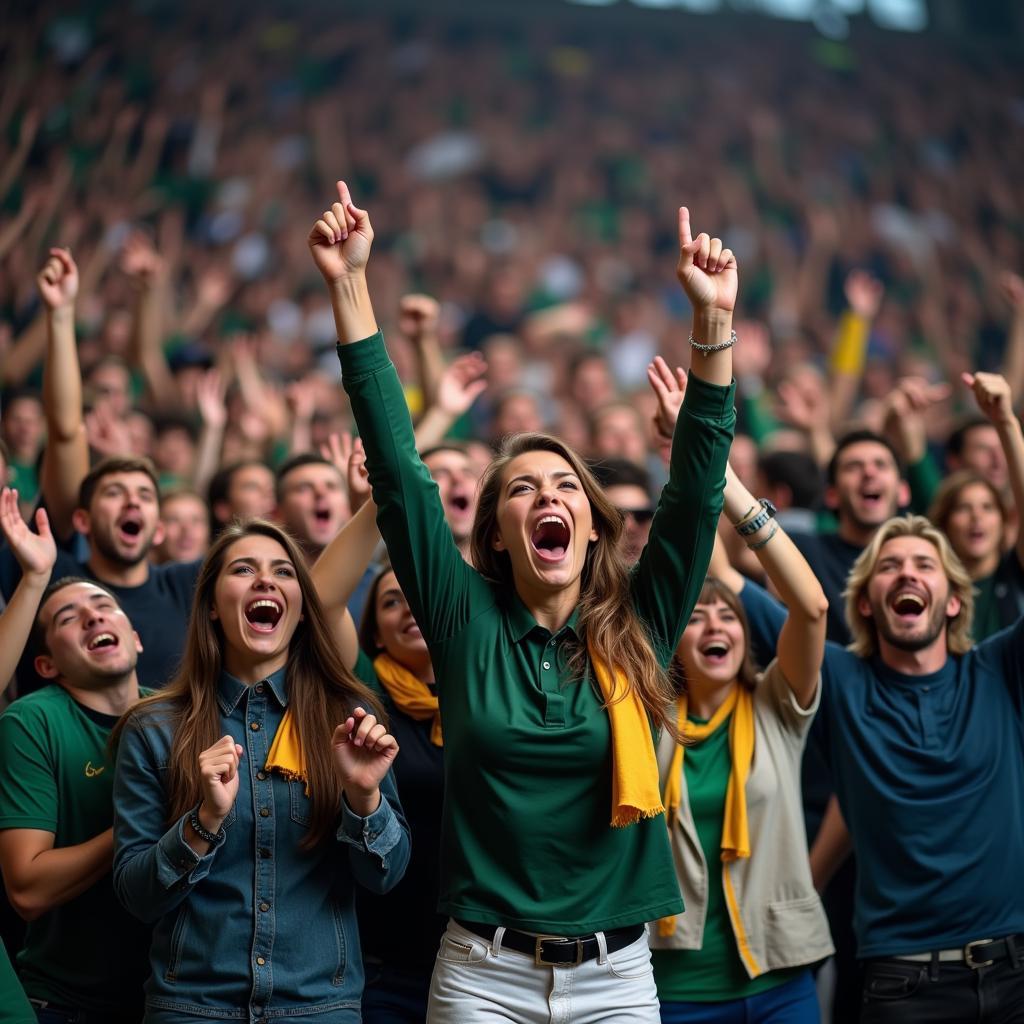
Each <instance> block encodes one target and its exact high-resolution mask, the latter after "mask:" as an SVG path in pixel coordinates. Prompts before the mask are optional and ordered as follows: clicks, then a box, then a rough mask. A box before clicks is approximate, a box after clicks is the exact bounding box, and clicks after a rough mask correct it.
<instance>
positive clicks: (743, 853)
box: [658, 684, 754, 937]
mask: <svg viewBox="0 0 1024 1024" xmlns="http://www.w3.org/2000/svg"><path fill="white" fill-rule="evenodd" d="M686 706H687V701H686V694H685V693H684V694H683V695H682V696H680V698H679V701H678V702H677V715H678V717H677V725H678V728H679V731H680V733H682V735H683V736H685V737H686V738H687V739H691V740H696V741H697V742H700V741H702V740H706V739H707V738H708V737H709V736H710V735H711V734H712V733H714V732H716V731H717V730H718V729H719V727H720V726H721V725H722V723H723V722H724V721H725V720H726V718H728V717H729V715H730V714H732V721H730V723H729V753H730V756H731V757H732V771H731V772H730V774H729V785H728V786H727V787H726V790H725V821H724V823H723V827H722V861H723V863H729V862H730V861H734V860H737V859H739V858H740V857H749V856H750V834H749V831H748V828H747V794H746V785H747V775H749V774H750V762H751V761H752V760H753V757H754V697H753V694H752V693H751V692H750V690H748V689H747V688H746V687H745V686H741V685H739V684H737V685H736V686H734V687H733V691H732V693H730V694H729V696H728V697H726V699H725V700H724V701H723V702H722V705H721V707H719V708H718V710H717V711H716V712H715V713H714V715H712V717H711V720H710V721H709V722H707V723H705V724H704V725H697V724H696V723H695V722H691V721H689V719H688V718H687V717H686ZM685 749H686V748H685V747H683V746H682V745H680V744H676V749H675V751H674V753H673V754H672V763H671V765H670V766H669V769H668V777H667V778H666V779H665V807H666V808H667V810H668V814H667V820H668V827H669V828H671V827H672V822H673V821H674V820H675V816H676V814H677V813H678V811H679V807H680V805H681V804H682V800H683V753H684V751H685ZM674 931H675V918H674V917H663V918H662V919H661V920H660V921H659V922H658V934H659V935H662V936H666V937H667V936H669V935H671V934H672V933H673V932H674Z"/></svg>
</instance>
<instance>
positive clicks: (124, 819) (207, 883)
mask: <svg viewBox="0 0 1024 1024" xmlns="http://www.w3.org/2000/svg"><path fill="white" fill-rule="evenodd" d="M367 709H369V710H367ZM380 717H381V711H380V706H379V703H378V701H377V699H376V698H375V697H374V695H373V694H372V693H371V692H370V691H369V690H368V689H367V688H366V687H364V686H363V685H362V684H361V683H358V682H357V681H356V680H355V678H354V677H353V676H352V674H351V672H350V671H349V670H348V669H347V668H346V667H345V665H344V663H343V661H342V659H341V657H340V656H339V654H338V653H337V649H336V648H335V646H334V644H333V643H332V640H331V634H330V629H329V626H328V624H327V621H326V619H325V616H324V612H323V609H322V606H321V604H320V601H319V599H318V597H317V595H316V592H315V590H314V587H313V585H312V582H311V580H310V577H309V573H308V571H307V569H306V568H305V564H304V561H303V559H302V555H301V553H300V551H299V549H298V548H297V546H296V545H295V543H294V541H293V540H292V539H291V538H290V537H289V536H288V535H287V534H286V533H285V532H284V531H282V530H281V529H280V528H279V527H277V526H275V525H273V524H271V523H268V522H263V521H260V520H253V521H251V522H249V523H247V524H245V525H241V526H232V527H229V528H228V529H227V530H226V531H225V532H224V533H223V534H222V535H221V536H220V538H218V540H217V542H216V543H215V544H214V546H213V547H212V548H211V550H210V552H209V554H208V555H207V558H206V561H205V562H204V564H203V568H202V570H201V572H200V575H199V580H198V583H197V586H196V598H195V604H194V606H193V612H192V618H191V621H190V623H189V631H188V636H187V642H186V649H185V656H184V659H183V664H182V668H181V670H180V671H179V673H178V675H177V677H176V678H175V679H174V680H173V681H172V683H171V684H170V685H169V686H168V688H167V689H166V690H165V691H163V692H162V693H160V694H158V695H156V696H154V697H152V698H150V699H148V700H146V701H143V702H142V703H141V704H140V705H139V706H138V707H137V708H135V709H133V711H132V713H131V714H130V715H128V716H126V719H125V720H124V721H123V722H122V724H121V728H120V733H119V737H118V738H119V748H118V758H117V775H116V781H115V787H114V803H115V817H114V844H115V851H114V885H115V888H116V890H117V893H118V895H119V897H120V899H121V900H122V902H123V903H124V904H125V906H127V907H128V909H129V910H131V911H132V912H133V913H135V914H136V915H137V916H138V917H140V918H142V919H143V920H145V921H151V922H153V923H154V933H153V944H152V947H151V951H150V963H151V966H152V972H153V973H152V975H151V977H150V979H149V981H148V982H147V987H146V996H147V999H146V1018H145V1020H146V1022H147V1024H185V1022H189V1024H192V1022H196V1024H198V1022H200V1021H204V1022H208V1021H210V1020H245V1021H252V1022H257V1021H267V1022H270V1021H275V1020H291V1019H294V1018H296V1017H299V1018H301V1019H303V1020H305V1019H307V1018H309V1019H312V1020H315V1021H316V1022H317V1024H321V1022H324V1024H326V1022H331V1024H333V1022H339V1024H341V1022H345V1024H348V1022H357V1021H358V1020H359V1000H360V994H361V990H362V985H363V967H362V960H361V956H360V951H359V942H358V930H357V928H356V920H355V911H354V890H355V886H356V885H357V884H358V885H362V886H364V887H366V888H367V889H370V890H372V891H375V892H385V891H387V890H388V889H389V888H391V886H393V885H394V884H395V883H396V882H397V881H398V880H399V879H400V878H401V877H402V874H403V872H404V871H405V866H406V864H407V862H408V859H409V849H410V843H409V833H408V828H407V826H406V823H405V819H404V817H403V815H402V811H401V807H400V805H399V802H398V797H397V793H396V790H395V787H394V782H393V779H392V776H391V772H390V765H391V763H392V761H393V760H394V757H395V754H396V753H397V749H398V748H397V744H396V743H395V740H394V738H393V737H392V736H390V735H389V734H388V732H387V731H386V729H385V727H384V725H383V724H381V722H380V721H379V718H380ZM333 723H341V724H339V725H337V726H336V727H335V726H333ZM218 737H219V738H218Z"/></svg>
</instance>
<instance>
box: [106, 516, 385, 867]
mask: <svg viewBox="0 0 1024 1024" xmlns="http://www.w3.org/2000/svg"><path fill="white" fill-rule="evenodd" d="M254 535H255V536H261V537H269V538H270V539H271V540H275V541H277V542H278V544H280V545H281V547H282V548H284V550H285V552H286V553H287V555H288V558H289V559H290V560H291V562H292V565H293V566H294V567H295V576H296V579H297V580H298V583H299V588H300V590H301V593H302V613H303V614H302V619H301V620H300V621H299V622H298V624H297V625H296V627H295V632H294V634H293V635H292V638H291V642H290V643H289V645H288V662H287V665H286V675H285V680H286V686H287V690H288V708H289V710H290V711H291V713H292V717H293V719H294V721H295V727H296V729H297V730H298V734H299V740H300V742H301V744H302V753H303V756H304V759H305V762H306V781H307V783H308V786H309V797H310V805H311V808H310V811H311V813H310V822H311V823H310V829H309V834H308V835H307V836H306V838H305V839H304V840H303V841H302V844H301V845H302V847H303V848H306V849H308V848H311V847H313V846H315V845H316V844H317V843H318V842H320V841H321V840H323V839H325V838H326V837H327V836H328V835H330V834H331V833H333V831H334V828H335V820H336V818H337V816H338V808H339V807H340V806H341V780H340V778H339V777H338V772H337V769H336V767H335V764H334V755H333V752H332V749H331V736H332V734H333V730H334V727H335V725H337V724H339V723H341V722H343V721H344V720H345V719H346V718H347V717H348V715H349V713H350V712H351V710H352V708H354V707H356V706H357V705H359V706H362V707H365V708H366V709H367V710H368V711H369V712H371V713H372V714H374V715H376V716H377V718H378V719H380V720H381V721H385V719H386V716H385V715H384V711H383V709H382V708H381V705H380V702H379V700H378V699H377V698H376V697H375V696H374V695H373V693H372V692H371V691H370V690H369V689H367V687H365V686H364V685H363V684H362V683H360V682H359V681H358V680H357V679H356V678H355V676H353V675H352V673H351V672H350V671H349V669H348V667H347V666H346V665H345V663H344V661H343V660H342V658H341V655H340V654H339V653H338V651H337V648H336V647H335V645H334V641H333V639H332V633H331V629H330V626H329V625H328V623H327V620H326V617H325V615H324V610H323V605H322V604H321V603H320V598H319V597H318V596H317V593H316V588H315V587H314V586H313V581H312V579H311V578H310V575H309V570H308V569H307V567H306V563H305V560H304V558H303V555H302V552H301V551H300V550H299V547H298V545H297V544H296V542H295V541H294V540H293V539H292V537H291V536H290V535H289V534H287V533H286V532H285V531H284V530H282V529H281V527H279V526H277V525H276V524H274V523H270V522H267V521H266V520H264V519H249V520H247V521H246V522H245V523H234V524H232V525H231V526H228V527H226V528H225V530H224V532H223V533H221V535H220V536H219V537H218V538H217V539H216V540H215V541H214V543H213V545H212V546H211V547H210V550H209V552H208V553H207V556H206V559H205V561H204V562H203V565H202V568H201V569H200V570H199V578H198V580H197V582H196V592H195V599H194V601H193V602H192V613H191V616H190V618H189V623H188V632H187V634H186V638H185V653H184V656H183V657H182V662H181V667H180V668H179V669H178V672H177V674H176V675H175V676H174V678H173V679H172V680H171V681H170V683H168V685H167V686H166V687H165V688H164V689H163V690H162V691H161V692H160V693H158V694H155V695H154V696H152V697H147V698H146V699H144V700H142V701H140V702H139V703H138V704H136V705H135V707H134V708H132V710H131V711H130V712H128V714H127V715H125V717H124V718H122V720H121V721H120V722H119V723H118V727H117V731H116V733H115V736H114V737H112V742H116V736H117V734H119V732H120V730H121V729H122V728H123V727H124V725H125V723H126V722H128V721H129V720H132V719H137V720H138V722H139V723H140V724H141V725H143V726H145V724H146V723H147V721H149V720H151V715H150V714H147V712H152V711H157V712H163V713H164V714H166V716H168V717H169V719H170V721H171V723H172V724H173V727H174V738H173V740H172V741H171V752H170V762H169V764H168V766H167V800H168V805H169V806H168V820H169V821H171V822H173V821H176V820H177V819H178V818H180V817H181V816H182V815H183V814H185V813H187V812H188V811H189V810H190V809H191V808H193V807H195V806H196V804H198V803H199V801H200V800H201V799H202V785H201V783H200V778H199V772H198V770H197V766H198V764H199V755H200V754H201V753H202V752H203V751H204V750H206V749H207V748H209V747H212V746H213V744H214V743H216V742H217V740H218V739H219V738H220V736H221V734H222V731H223V727H222V726H221V720H220V709H219V706H218V704H217V682H218V680H219V679H220V675H221V671H222V668H223V658H222V655H221V648H222V647H223V645H224V633H223V630H222V629H221V626H220V623H219V622H218V621H217V620H215V619H213V618H212V616H211V612H212V611H213V607H214V590H215V587H216V585H217V579H218V577H219V576H220V572H221V569H222V568H223V566H224V562H225V558H226V555H227V551H228V548H230V547H231V545H232V544H234V543H235V542H236V541H238V540H242V539H243V538H245V537H251V536H254ZM160 718H161V719H162V720H164V721H166V720H167V719H166V718H165V717H164V715H160Z"/></svg>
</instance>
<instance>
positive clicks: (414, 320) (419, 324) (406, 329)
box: [398, 295, 441, 344]
mask: <svg viewBox="0 0 1024 1024" xmlns="http://www.w3.org/2000/svg"><path fill="white" fill-rule="evenodd" d="M440 319H441V306H440V303H438V301H437V299H432V298H431V297H430V296H429V295H403V296H402V298H401V300H400V301H399V303H398V329H399V330H400V331H401V332H402V334H404V335H405V337H407V338H408V339H409V340H410V341H411V342H412V343H413V344H417V343H418V342H419V341H420V340H421V339H423V338H429V337H431V336H432V335H436V334H437V325H438V321H439V320H440Z"/></svg>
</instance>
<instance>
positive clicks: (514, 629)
mask: <svg viewBox="0 0 1024 1024" xmlns="http://www.w3.org/2000/svg"><path fill="white" fill-rule="evenodd" d="M579 619H580V613H579V609H578V608H574V609H573V610H572V614H571V615H570V616H569V619H568V621H567V622H566V624H565V625H564V626H563V627H562V628H561V629H560V630H559V633H562V632H564V631H565V630H569V631H570V632H571V633H572V634H573V636H575V637H576V638H577V639H579V628H578V624H579ZM508 625H509V629H510V630H511V633H512V640H513V642H515V643H517V644H518V643H520V642H521V641H522V640H523V639H524V638H525V637H527V636H529V634H530V633H531V632H533V630H535V629H539V630H542V631H543V632H544V633H547V632H548V631H547V630H546V629H544V627H543V626H541V625H540V623H538V622H537V620H536V619H535V618H534V617H533V614H532V613H531V612H530V609H529V608H527V607H526V605H525V604H523V600H522V598H521V597H520V596H519V595H518V594H517V593H516V592H515V591H514V590H513V591H512V597H511V600H510V601H509V606H508ZM548 635H550V634H548Z"/></svg>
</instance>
